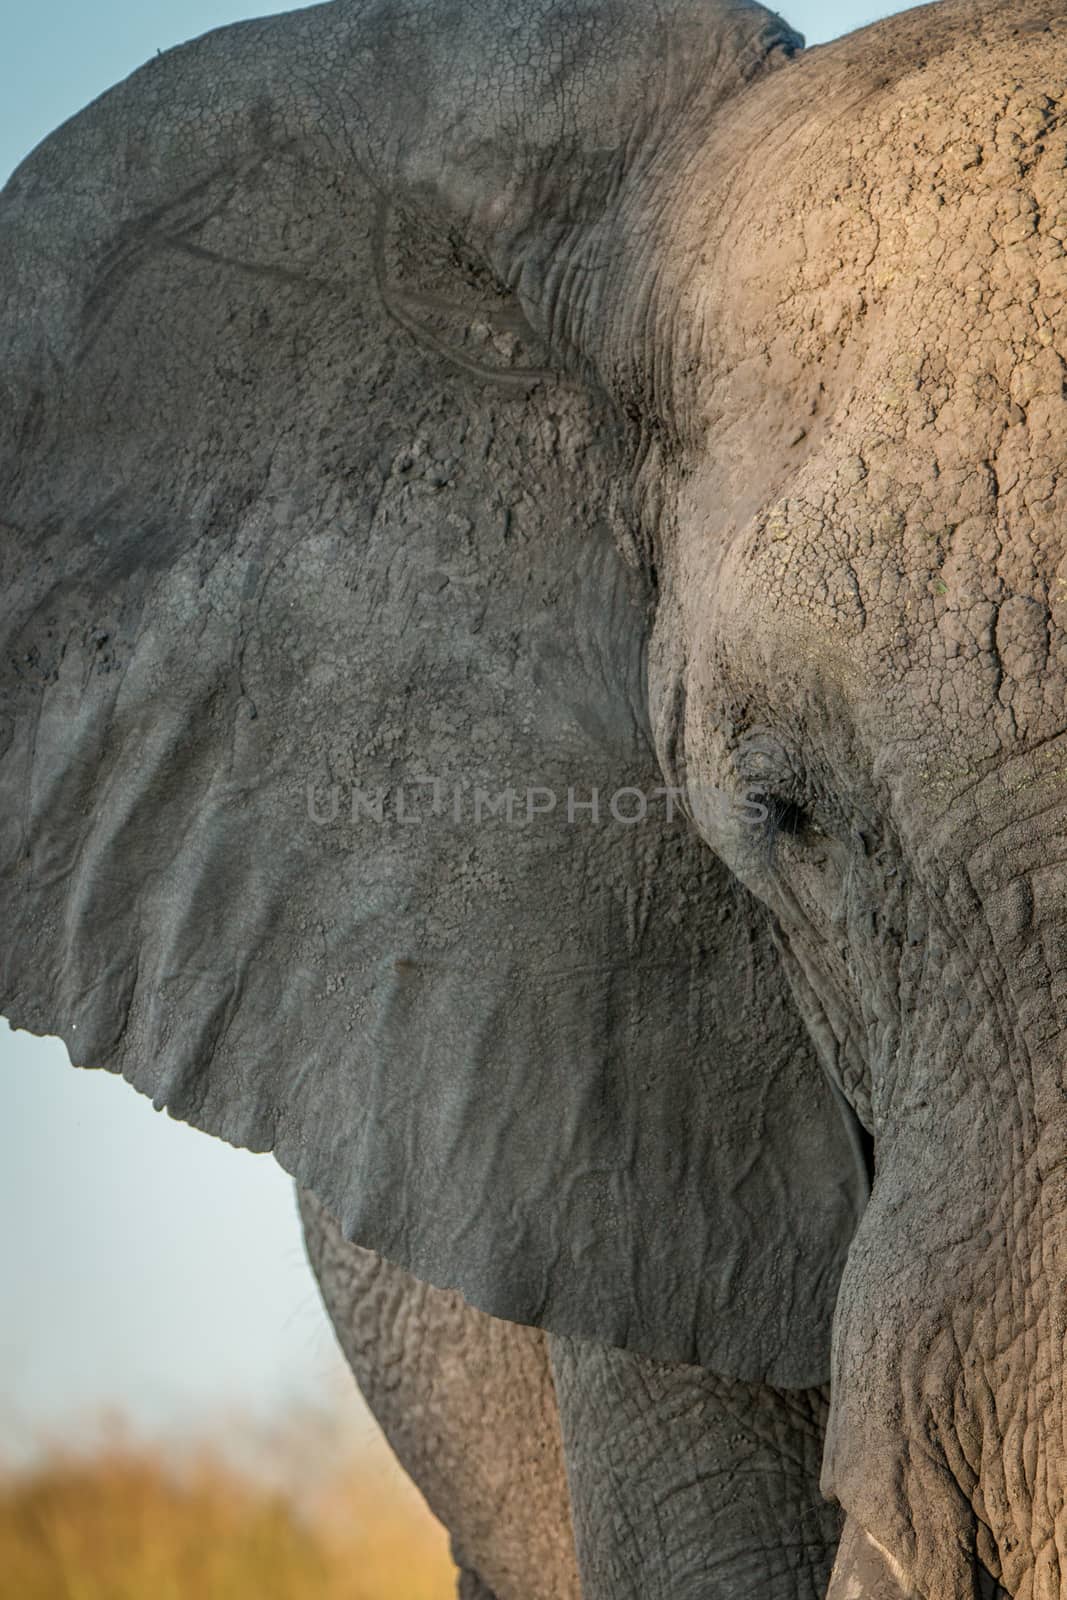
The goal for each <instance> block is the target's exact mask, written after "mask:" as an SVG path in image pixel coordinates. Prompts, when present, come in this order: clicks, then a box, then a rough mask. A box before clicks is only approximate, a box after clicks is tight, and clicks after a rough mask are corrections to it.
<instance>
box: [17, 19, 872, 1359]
mask: <svg viewBox="0 0 1067 1600" xmlns="http://www.w3.org/2000/svg"><path fill="white" fill-rule="evenodd" d="M324 9H328V8H324ZM299 15H300V16H304V17H306V16H307V15H309V14H308V13H302V14H299ZM290 23H291V24H293V25H294V26H296V25H297V24H296V22H295V19H283V22H279V23H278V24H277V25H276V27H277V30H278V31H277V32H276V33H275V34H274V35H272V34H271V33H270V26H272V25H267V24H263V25H257V28H256V29H254V30H251V32H248V31H246V30H240V29H237V30H232V32H229V33H227V34H226V35H222V36H220V37H221V40H222V42H221V43H220V40H219V38H218V37H217V38H216V39H215V40H214V41H213V42H212V41H207V42H205V45H204V46H203V47H197V49H202V50H203V51H207V49H208V46H209V45H210V49H211V50H213V51H215V52H216V54H218V53H219V52H221V57H220V59H221V60H222V63H223V67H225V69H226V70H225V71H223V70H222V68H219V67H218V66H217V63H216V67H215V68H214V69H213V71H214V76H212V75H211V74H207V75H205V77H204V81H205V82H206V83H211V84H214V85H215V86H216V88H217V85H218V83H219V82H220V81H223V82H225V80H226V71H230V72H232V73H236V72H237V71H238V66H239V64H240V61H241V60H242V59H244V57H243V56H242V51H243V50H245V45H246V43H247V42H248V41H249V40H251V42H252V44H253V45H255V48H256V49H257V50H259V52H260V57H262V55H263V51H264V50H265V49H266V45H265V44H264V40H267V41H268V42H269V40H270V39H271V38H273V39H274V40H275V43H274V45H273V46H272V47H271V48H272V49H273V50H274V51H275V54H276V56H278V57H279V59H277V60H275V59H274V57H270V56H269V52H268V58H267V59H268V66H269V70H268V66H263V65H262V64H261V66H260V68H259V69H257V71H258V76H257V77H256V78H255V82H254V84H253V88H254V89H255V90H256V93H255V94H253V95H252V100H253V102H254V115H255V116H258V117H259V118H260V121H261V123H262V124H263V126H264V127H265V126H266V122H267V121H269V103H270V102H269V94H268V89H272V90H274V91H276V92H277V94H278V95H279V96H280V95H281V92H282V91H281V88H280V87H278V85H279V83H280V82H281V81H282V79H283V78H284V72H285V70H286V68H287V63H288V65H289V66H290V67H291V65H292V58H291V57H288V58H287V57H286V54H285V42H286V37H287V35H286V33H285V24H290ZM227 38H229V39H230V40H231V43H232V51H231V54H230V55H227V53H226V51H227V49H229V48H230V47H229V46H226V44H225V41H226V39H227ZM242 41H244V43H243V42H242ZM253 53H254V52H253ZM181 55H182V57H183V58H185V59H184V66H183V65H182V64H181V61H180V60H179V66H178V67H175V68H174V69H173V70H174V71H175V72H177V73H179V85H180V84H181V82H182V81H184V83H185V91H184V92H185V93H188V94H191V93H192V89H191V88H190V85H191V84H192V83H195V82H196V81H198V76H197V71H196V68H197V61H198V59H201V58H198V57H197V54H196V50H194V51H193V54H192V56H191V57H189V56H188V55H187V53H185V52H183V53H181ZM257 59H260V58H258V57H257ZM212 60H214V57H212V58H211V59H209V60H206V62H205V61H204V60H201V64H202V65H204V64H206V65H207V66H211V62H212ZM271 62H273V65H271V64H270V63H271ZM227 63H228V66H227ZM168 70H170V69H169V68H168V67H167V65H166V63H165V62H164V63H163V64H161V65H160V66H158V67H153V68H150V69H146V72H145V73H144V74H142V75H139V76H138V77H137V78H135V79H134V80H132V82H131V84H130V85H127V86H125V87H124V88H123V89H122V90H120V91H116V95H115V96H108V97H105V99H104V100H103V101H102V102H99V103H98V105H97V106H96V107H93V108H90V110H89V111H88V112H86V113H85V114H83V116H82V117H80V118H78V119H76V120H75V122H74V123H72V124H70V125H68V127H67V128H66V129H64V130H61V132H60V133H59V134H58V135H56V136H54V137H53V139H52V140H50V141H48V142H47V143H46V145H45V146H43V147H42V149H41V150H40V151H39V152H38V153H37V155H36V156H35V157H34V158H33V159H31V161H30V162H29V163H27V165H26V166H25V167H24V168H23V169H22V170H21V171H20V173H19V174H18V175H17V176H16V179H15V180H14V182H13V184H12V186H11V187H10V189H9V190H8V191H7V192H6V194H5V196H4V200H3V210H2V214H0V263H2V262H3V258H4V256H5V254H6V255H7V256H8V261H7V265H6V267H4V269H3V275H2V276H0V282H3V284H4V285H5V291H4V292H5V295H6V296H7V300H6V303H5V304H3V307H2V312H0V342H2V343H3V344H4V345H5V346H6V347H7V351H8V355H9V358H10V359H9V360H8V362H7V366H6V372H7V374H8V377H9V380H10V382H11V384H12V385H13V392H12V393H11V394H10V396H9V398H10V399H12V400H13V402H14V404H13V408H12V409H11V410H9V412H8V415H7V418H6V424H5V425H6V427H7V428H8V430H9V432H8V439H9V442H11V443H12V444H13V450H12V451H11V452H9V454H8V457H7V460H6V463H5V467H4V475H3V483H4V495H5V500H4V505H3V511H2V518H3V527H2V533H3V572H4V584H5V610H4V615H3V619H2V622H3V633H4V649H3V692H4V702H3V724H2V728H0V752H2V764H0V807H2V809H0V820H2V824H3V832H2V847H3V851H2V879H0V881H2V886H3V896H4V913H3V950H2V953H0V954H2V978H0V1005H2V1009H3V1011H4V1012H5V1013H6V1014H7V1015H8V1016H9V1017H10V1018H11V1020H12V1022H13V1023H14V1024H15V1025H16V1026H19V1027H24V1028H29V1029H31V1030H33V1031H34V1032H39V1033H45V1032H47V1033H58V1034H59V1035H60V1036H61V1037H62V1038H63V1039H64V1041H65V1042H66V1045H67V1048H68V1050H69V1052H70V1055H71V1058H72V1060H74V1061H76V1062H78V1063H81V1064H84V1065H87V1066H98V1067H107V1068H109V1069H111V1070H114V1071H118V1072H121V1073H122V1074H123V1075H124V1076H125V1077H127V1078H128V1079H129V1080H130V1081H131V1082H132V1083H133V1084H135V1085H136V1086H137V1087H138V1088H139V1089H141V1090H143V1091H144V1092H145V1093H147V1094H149V1095H151V1096H152V1097H153V1098H154V1100H155V1102H156V1104H157V1105H159V1106H166V1107H168V1108H169V1110H170V1111H171V1112H172V1113H173V1114H174V1115H175V1116H178V1117H181V1118H183V1119H185V1120H187V1121H189V1122H192V1123H194V1124H196V1125H197V1126H199V1127H201V1128H205V1129H207V1130H209V1131H210V1132H213V1133H215V1134H218V1135H220V1136H222V1137H223V1138H225V1139H228V1140H230V1141H232V1142H234V1143H236V1144H241V1145H245V1146H248V1147H249V1148H252V1149H258V1150H265V1149H273V1150H274V1151H275V1153H276V1154H277V1156H278V1159H279V1160H280V1161H281V1162H282V1163H283V1165H284V1166H286V1167H287V1168H288V1169H289V1170H290V1171H291V1172H293V1173H294V1174H295V1175H296V1176H297V1177H298V1178H299V1180H300V1182H301V1183H302V1184H304V1185H305V1186H306V1187H308V1188H310V1189H312V1190H313V1191H315V1193H316V1194H317V1195H319V1196H320V1198H321V1199H322V1200H323V1201H324V1202H325V1204H326V1205H327V1206H328V1208H329V1209H330V1210H331V1211H332V1212H334V1213H335V1215H337V1216H338V1217H339V1218H340V1219H341V1220H342V1222H343V1225H344V1228H345V1231H346V1233H347V1234H348V1236H349V1237H351V1238H353V1239H355V1240H356V1241H358V1242H360V1243H362V1244H365V1245H368V1246H371V1247H373V1248H374V1249H375V1250H377V1251H379V1252H380V1253H381V1254H383V1255H384V1256H386V1257H388V1258H389V1259H391V1260H393V1261H396V1262H398V1263H400V1264H402V1265H404V1266H406V1267H408V1268H410V1269H411V1270H412V1271H414V1272H415V1273H416V1274H417V1275H419V1276H421V1277H423V1278H425V1279H427V1280H429V1281H430V1282H432V1283H435V1284H439V1285H446V1286H453V1287H458V1288H459V1289H461V1290H462V1291H463V1293H464V1294H465V1295H466V1296H467V1298H468V1299H469V1300H470V1301H471V1302H472V1303H473V1304H474V1305H476V1306H478V1307H480V1308H482V1309H483V1310H485V1311H488V1312H491V1313H493V1314H495V1315H497V1316H502V1317H507V1318H510V1319H513V1320H517V1321H526V1322H531V1323H537V1324H540V1325H542V1326H544V1327H546V1328H550V1329H553V1330H555V1331H559V1332H563V1333H569V1334H575V1335H584V1336H586V1337H590V1338H598V1339H602V1340H607V1341H611V1342H615V1343H617V1344H620V1345H624V1346H626V1347H628V1348H631V1349H634V1350H637V1351H641V1352H644V1353H647V1354H650V1355H654V1356H658V1357H661V1358H665V1359H674V1360H692V1361H699V1362H704V1363H706V1364H708V1365H710V1366H713V1367H715V1368H717V1369H718V1370H719V1371H721V1372H723V1373H726V1374H728V1375H731V1376H734V1377H738V1378H742V1379H747V1380H753V1381H755V1380H764V1381H770V1382H773V1383H778V1384H785V1385H790V1384H798V1385H804V1384H810V1383H813V1382H816V1381H821V1380H822V1379H824V1378H825V1376H826V1373H827V1345H828V1329H829V1324H830V1317H831V1312H832V1307H833V1302H834V1297H835V1293H836V1285H837V1278H838V1274H839V1271H840V1268H841V1264H842V1260H843V1256H844V1253H845V1250H846V1247H847V1244H848V1240H849V1238H850V1236H851V1233H852V1230H853V1227H854V1225H855V1221H856V1218H857V1213H858V1210H859V1208H860V1206H861V1205H862V1203H863V1197H864V1178H863V1173H862V1162H857V1160H856V1159H855V1155H854V1151H853V1145H852V1140H851V1134H850V1130H849V1128H848V1126H847V1124H846V1122H845V1121H843V1120H842V1118H841V1117H840V1115H839V1113H838V1110H837V1107H836V1104H835V1102H834V1099H833V1096H832V1093H831V1091H830V1089H829V1088H828V1087H827V1085H826V1083H825V1082H824V1081H823V1079H822V1076H821V1074H820V1072H819V1071H818V1069H817V1067H816V1065H815V1062H814V1058H813V1055H812V1052H811V1050H810V1049H809V1047H808V1044H807V1042H806V1039H805V1036H804V1034H803V1031H802V1028H801V1026H800V1024H799V1022H798V1019H797V1015H796V1012H795V1010H794V1008H793V1006H792V1002H791V1001H790V999H789V997H788V993H787V990H786V987H785V985H784V984H783V982H782V979H781V975H780V971H779V967H778V963H777V958H776V956H775V953H774V950H773V947H772V943H771V940H770V937H769V932H768V928H767V926H766V923H765V922H764V920H763V915H762V913H761V912H760V911H759V910H758V909H757V908H756V907H755V905H754V904H753V902H752V901H750V900H749V899H748V897H747V896H746V895H745V894H744V893H743V892H742V891H741V890H739V889H738V888H736V887H735V886H734V885H733V884H732V883H731V882H730V881H729V879H728V878H727V876H726V874H725V873H724V871H723V869H722V868H720V867H719V866H718V865H717V863H716V862H715V860H714V859H713V858H712V857H711V856H710V855H709V853H708V852H707V851H706V849H705V848H704V847H703V846H702V845H701V844H700V843H699V842H698V841H697V840H696V839H695V838H694V837H693V836H691V835H690V833H689V832H688V831H687V829H686V826H685V824H684V822H683V821H682V820H681V819H680V818H674V819H669V817H668V809H669V805H668V797H667V796H665V795H663V794H662V793H660V794H659V795H657V794H655V792H654V791H656V790H657V788H659V786H660V784H661V781H662V780H661V779H660V777H659V775H658V772H657V768H656V764H655V761H654V758H653V755H652V753H651V749H650V740H649V734H648V727H647V721H646V711H645V687H644V660H643V641H644V638H645V636H646V631H647V621H648V610H649V605H650V600H651V596H650V594H649V593H648V592H647V590H646V587H645V584H644V581H643V580H642V579H641V578H640V577H639V576H638V575H637V574H636V572H635V571H633V570H631V569H630V568H629V567H628V566H627V564H626V563H625V562H624V561H623V560H622V559H621V558H620V555H619V554H618V551H617V542H616V540H615V539H614V538H613V532H612V530H613V525H614V524H617V522H618V516H617V513H616V510H615V508H614V504H613V484H614V483H615V482H616V480H617V478H618V475H619V473H620V466H619V463H618V461H617V459H616V458H615V455H614V452H613V446H612V434H611V430H610V428H609V427H608V426H607V425H606V422H605V420H604V418H603V417H602V416H601V415H600V413H599V411H598V409H597V406H596V404H595V403H594V402H593V401H592V400H590V399H589V398H587V397H586V396H585V395H584V394H582V393H581V392H579V391H578V390H577V389H575V388H568V387H566V386H564V385H563V384H561V383H558V382H556V381H555V380H553V379H552V378H551V376H550V375H547V374H546V373H545V372H544V371H543V370H542V369H543V368H544V364H545V362H546V359H547V358H546V356H545V352H544V351H543V350H539V349H538V348H537V347H536V341H534V340H533V339H532V336H531V335H530V334H529V331H528V330H527V329H526V327H525V325H524V323H523V320H522V318H521V317H520V316H519V315H518V313H517V311H516V310H515V307H514V305H513V303H512V302H511V300H510V299H509V297H508V296H507V294H506V292H505V290H504V287H503V286H502V285H500V284H498V283H496V282H495V281H493V280H492V279H491V278H490V276H489V275H488V274H487V272H486V271H485V269H484V268H483V267H482V266H480V265H479V264H478V262H476V261H475V260H473V259H469V258H468V257H467V256H466V254H465V253H464V251H463V250H462V248H461V247H460V245H459V243H458V242H457V240H456V239H455V238H450V237H448V236H447V235H444V236H442V237H441V238H439V239H438V240H437V241H436V242H434V240H432V239H429V238H426V237H422V236H419V237H416V232H415V230H414V225H413V224H411V223H410V222H409V221H405V220H403V219H400V220H397V219H396V218H390V216H389V215H388V214H386V213H383V211H382V209H381V205H380V203H379V199H378V197H377V194H376V192H375V191H374V190H373V189H372V187H371V186H370V185H369V184H368V182H367V181H366V180H365V179H364V178H363V177H362V176H361V175H360V173H359V172H358V171H357V170H355V169H354V168H353V167H352V165H351V163H350V162H349V161H348V157H347V155H346V153H345V140H344V139H343V138H342V137H341V132H340V129H339V126H335V125H334V124H332V123H330V121H329V115H328V106H326V103H325V101H324V102H323V104H324V106H326V108H325V109H324V110H323V113H322V114H323V118H324V125H323V126H321V127H318V128H317V131H316V137H315V138H314V140H311V139H310V138H309V139H308V140H300V139H292V140H289V139H286V138H282V137H277V138H267V137H266V135H264V137H263V140H262V142H261V147H260V148H259V150H258V153H256V154H255V156H254V158H253V156H252V155H250V154H249V153H248V152H247V151H244V152H242V149H241V141H240V138H239V137H238V135H237V133H235V134H234V136H233V138H232V140H231V141H230V143H229V145H226V146H225V148H226V149H227V150H228V151H229V152H230V155H229V159H227V160H225V161H223V160H221V159H219V158H218V152H217V150H216V159H215V164H214V167H212V165H211V162H210V161H209V160H208V157H207V155H206V154H205V148H204V142H203V141H201V142H200V143H198V142H197V137H198V135H197V133H196V126H195V124H193V123H191V124H190V128H189V129H183V127H182V126H180V125H177V126H176V125H175V122H174V120H173V118H174V102H175V100H177V102H178V103H182V102H181V94H180V93H179V92H178V91H176V90H174V89H173V85H172V86H171V88H170V89H169V90H168V88H167V81H166V78H165V74H166V73H167V71H168ZM181 73H185V79H184V80H182V78H181ZM138 85H139V87H138ZM246 88H247V86H246ZM249 93H251V91H249ZM168 94H170V96H171V98H170V101H169V102H168V100H167V96H168ZM257 95H258V98H257ZM247 98H248V94H246V99H247ZM191 103H194V104H195V101H193V102H191ZM257 106H258V107H259V109H258V110H255V107H257ZM264 106H266V107H267V109H263V108H264ZM161 127H162V128H164V129H165V130H166V133H165V136H164V134H162V133H160V131H159V129H160V128H161ZM224 144H225V141H224ZM182 149H187V150H188V152H189V154H188V162H189V173H188V174H187V175H186V178H184V179H182V180H181V181H179V180H178V178H177V177H176V175H175V167H174V164H175V162H178V163H179V165H180V160H181V151H182ZM331 152H333V159H331V158H330V157H331ZM9 274H10V275H9ZM622 791H628V792H625V793H624V792H622ZM509 793H510V795H511V797H512V798H511V801H510V815H509V801H508V799H507V796H508V794H509ZM594 796H595V798H596V801H597V804H598V806H599V813H598V814H597V812H596V811H595V809H594V807H593V800H594ZM635 818H636V819H637V820H633V819H635Z"/></svg>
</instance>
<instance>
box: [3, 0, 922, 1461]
mask: <svg viewBox="0 0 1067 1600" xmlns="http://www.w3.org/2000/svg"><path fill="white" fill-rule="evenodd" d="M270 9H284V8H280V7H265V6H264V5H262V4H259V5H256V4H251V5H247V4H241V3H239V0H181V3H178V0H96V3H94V4H86V0H36V3H35V4H32V5H28V4H21V5H17V6H14V5H13V6H11V7H9V8H8V10H7V14H6V16H5V20H4V23H3V30H2V38H3V52H2V55H0V181H2V179H3V178H4V177H6V176H7V174H8V173H9V172H10V171H11V170H12V168H13V167H14V166H15V165H17V163H18V162H19V161H20V160H21V159H22V157H23V156H24V155H26V154H27V152H28V151H29V150H31V149H32V148H33V146H34V145H35V144H37V143H38V141H39V140H40V139H42V138H43V137H44V136H45V134H47V133H48V132H49V131H50V130H51V129H52V128H54V127H55V126H56V125H57V124H58V123H60V122H62V121H64V120H65V119H66V118H67V117H69V116H71V115H72V114H73V113H74V112H75V111H77V110H79V109H80V107H82V106H83V105H85V104H86V103H87V102H88V101H89V100H91V99H93V98H94V97H95V96H96V95H98V94H100V93H102V91H103V90H105V89H106V88H108V87H109V86H110V85H111V84H112V83H115V82H117V81H118V80H119V79H120V78H122V77H124V76H125V75H126V74H127V73H129V72H131V71H132V70H133V69H134V68H135V67H137V66H140V65H141V63H142V62H143V61H145V60H147V59H148V58H149V57H150V56H152V55H154V54H155V52H156V51H157V50H159V49H164V50H165V49H167V48H169V47H170V46H171V45H174V44H178V43H180V42H181V41H182V40H184V39H188V38H191V37H193V36H194V35H196V34H198V33H202V32H204V31H205V30H206V29H208V28H213V27H218V26H221V25H222V24H224V23H227V22H234V21H237V20H238V19H239V18H242V17H250V16H259V15H263V13H264V11H265V10H270ZM784 9H785V14H786V15H787V16H788V17H789V20H790V21H791V22H792V23H793V24H794V26H796V27H798V28H799V29H800V30H801V31H802V32H803V33H804V34H805V35H806V36H807V39H808V42H809V43H810V44H814V43H819V42H822V41H824V40H826V39H830V38H834V37H835V36H836V35H838V34H840V33H845V32H848V31H849V30H850V29H852V28H855V27H859V26H861V25H862V24H863V23H865V22H868V21H871V20H873V19H874V18H876V17H878V16H885V15H888V14H889V13H890V12H892V11H895V10H900V9H903V8H902V7H899V6H893V5H883V6H877V5H874V6H872V5H871V4H870V3H869V0H833V3H820V0H800V3H797V4H794V5H792V6H789V7H786V8H784ZM0 1108H2V1110H0V1282H2V1283H3V1286H4V1315H3V1321H2V1323H0V1457H2V1456H3V1454H4V1453H5V1452H6V1451H8V1450H10V1449H11V1448H13V1447H18V1446H20V1445H22V1444H24V1443H25V1442H26V1441H27V1440H28V1438H29V1437H30V1435H31V1434H32V1433H33V1432H35V1431H36V1430H38V1429H40V1428H42V1427H44V1428H47V1429H48V1430H49V1431H62V1430H63V1429H64V1428H65V1427H66V1426H68V1425H69V1422H70V1420H71V1419H72V1418H74V1417H76V1416H79V1415H81V1414H85V1413H87V1412H90V1411H93V1410H95V1409H96V1408H98V1407H100V1406H101V1405H104V1404H118V1405H120V1406H121V1407H122V1408H123V1409H124V1410H125V1411H126V1412H127V1413H128V1414H129V1415H130V1416H131V1417H132V1418H133V1420H134V1421H135V1422H136V1423H138V1424H140V1425H142V1426H149V1427H156V1426H160V1425H169V1424H171V1423H173V1422H176V1421H180V1422H186V1421H188V1420H190V1419H191V1418H194V1417H195V1416H196V1414H197V1413H200V1412H202V1413H204V1414H205V1415H207V1416H212V1415H217V1414H218V1412H219V1410H220V1408H222V1409H229V1408H236V1409H238V1410H243V1411H246V1412H250V1413H253V1414H254V1413H257V1412H259V1413H269V1412H270V1411H271V1409H272V1408H274V1407H275V1406H276V1405H277V1404H279V1403H280V1402H283V1401H284V1400H285V1398H286V1397H287V1396H289V1395H294V1396H306V1395H309V1394H313V1393H315V1392H316V1391H321V1392H326V1391H327V1390H328V1388H329V1387H330V1386H332V1384H333V1383H334V1382H335V1381H336V1371H337V1364H338V1358H337V1357H336V1355H335V1352H334V1348H333V1341H332V1336H331V1335H330V1332H329V1329H328V1326H327V1323H326V1320H325V1317H324V1315H323V1313H322V1310H321V1308H320V1306H319V1303H318V1298H317V1291H316V1290H315V1287H314V1283H313V1281H312V1279H311V1275H310V1272H309V1270H308V1269H307V1267H306V1264H305V1262H304V1259H303V1249H302V1245H301V1240H300V1234H299V1229H298V1227H297V1223H296V1215H295V1209H294V1205H293V1199H292V1192H291V1187H290V1184H289V1180H288V1179H287V1178H286V1177H285V1175H284V1174H283V1173H282V1172H281V1171H280V1169H278V1168H277V1167H276V1166H275V1165H274V1163H273V1162H272V1161H271V1160H270V1158H269V1157H265V1156H250V1155H246V1154H243V1153H241V1152H239V1151H235V1150H231V1149H230V1148H229V1147H228V1146H226V1145H223V1144H221V1143H219V1142H218V1141H217V1140H213V1139H208V1138H206V1137H205V1136H204V1135H202V1134H198V1133H193V1132H192V1131H191V1130H190V1129H188V1128H185V1127H183V1126H181V1125H180V1124H178V1123H175V1122H172V1121H171V1120H170V1119H169V1118H168V1117H166V1116H161V1115H157V1114H156V1113H155V1112H154V1111H153V1110H152V1108H151V1106H150V1105H149V1104H148V1102H147V1101H145V1100H142V1099H141V1098H140V1097H139V1096H137V1095H135V1094H134V1093H133V1091H132V1090H130V1089H128V1088H127V1087H126V1086H125V1085H124V1084H122V1083H121V1082H119V1081H117V1080H115V1079H113V1078H111V1077H110V1076H109V1075H108V1074H105V1073H97V1072H75V1071H73V1070H72V1069H71V1068H70V1067H68V1066H67V1064H66V1058H65V1054H64V1051H63V1048H62V1046H61V1045H60V1044H59V1043H58V1042H57V1041H55V1040H34V1039H31V1038H30V1037H29V1036H28V1035H26V1034H14V1033H11V1032H10V1031H9V1030H8V1029H7V1027H6V1024H2V1023H0Z"/></svg>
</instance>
